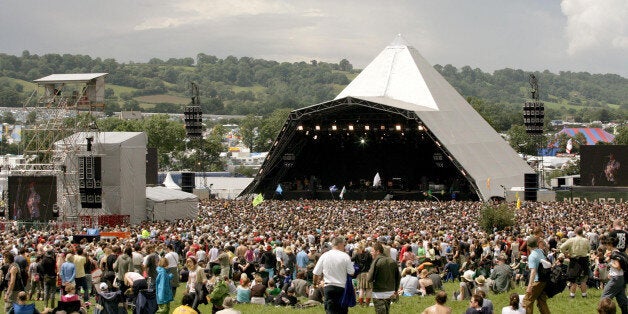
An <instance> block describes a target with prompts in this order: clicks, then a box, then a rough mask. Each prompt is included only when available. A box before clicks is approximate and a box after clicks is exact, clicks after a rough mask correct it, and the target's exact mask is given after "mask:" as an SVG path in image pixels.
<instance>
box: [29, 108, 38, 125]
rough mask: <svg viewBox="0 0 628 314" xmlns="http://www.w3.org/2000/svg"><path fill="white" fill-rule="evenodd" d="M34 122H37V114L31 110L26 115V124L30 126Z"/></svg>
mask: <svg viewBox="0 0 628 314" xmlns="http://www.w3.org/2000/svg"><path fill="white" fill-rule="evenodd" d="M35 122H37V112H36V111H34V110H33V111H30V112H29V113H28V114H27V115H26V124H28V125H32V124H35Z"/></svg>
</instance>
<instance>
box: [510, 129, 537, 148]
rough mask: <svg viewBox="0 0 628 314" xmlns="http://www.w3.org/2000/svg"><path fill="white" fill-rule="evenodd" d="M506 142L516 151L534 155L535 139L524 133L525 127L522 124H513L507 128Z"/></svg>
mask: <svg viewBox="0 0 628 314" xmlns="http://www.w3.org/2000/svg"><path fill="white" fill-rule="evenodd" d="M508 137H509V140H508V142H509V143H510V146H511V147H512V148H513V149H514V150H515V151H517V152H519V153H522V154H526V155H536V148H537V145H536V143H537V141H536V140H535V139H534V138H533V137H532V136H530V135H529V134H528V133H526V128H525V127H524V126H522V125H513V126H512V127H511V128H510V130H508Z"/></svg>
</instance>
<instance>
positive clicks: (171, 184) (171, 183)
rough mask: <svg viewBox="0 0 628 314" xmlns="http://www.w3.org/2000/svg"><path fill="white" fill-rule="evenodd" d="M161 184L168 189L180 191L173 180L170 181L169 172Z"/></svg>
mask: <svg viewBox="0 0 628 314" xmlns="http://www.w3.org/2000/svg"><path fill="white" fill-rule="evenodd" d="M162 184H163V185H164V186H165V187H167V188H169V189H173V190H181V187H180V186H179V185H178V184H177V183H176V182H174V180H172V175H170V172H168V173H166V178H165V179H164V182H163V183H162Z"/></svg>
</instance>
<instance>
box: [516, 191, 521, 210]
mask: <svg viewBox="0 0 628 314" xmlns="http://www.w3.org/2000/svg"><path fill="white" fill-rule="evenodd" d="M515 197H516V198H517V209H519V208H521V199H520V198H519V192H517V193H515Z"/></svg>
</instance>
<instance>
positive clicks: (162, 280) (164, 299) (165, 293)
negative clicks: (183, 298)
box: [155, 257, 173, 314]
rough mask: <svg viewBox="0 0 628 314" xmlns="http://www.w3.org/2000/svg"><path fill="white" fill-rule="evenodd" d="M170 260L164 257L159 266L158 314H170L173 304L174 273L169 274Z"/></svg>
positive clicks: (156, 288) (157, 287)
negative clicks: (172, 284) (172, 285)
mask: <svg viewBox="0 0 628 314" xmlns="http://www.w3.org/2000/svg"><path fill="white" fill-rule="evenodd" d="M166 268H168V260H167V259H166V258H165V257H162V258H161V259H160V260H159V263H158V264H157V279H155V290H157V291H156V292H157V306H158V308H159V309H158V310H157V312H156V314H160V313H166V314H167V313H170V302H172V299H173V295H172V287H171V285H170V282H171V280H172V273H170V272H168V270H167V269H166Z"/></svg>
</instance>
